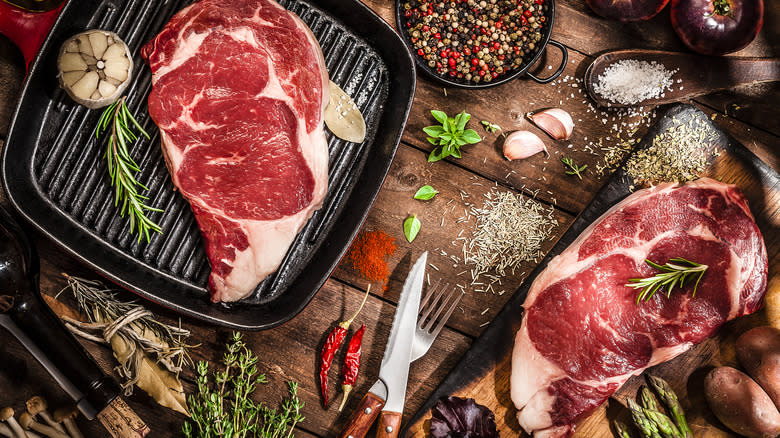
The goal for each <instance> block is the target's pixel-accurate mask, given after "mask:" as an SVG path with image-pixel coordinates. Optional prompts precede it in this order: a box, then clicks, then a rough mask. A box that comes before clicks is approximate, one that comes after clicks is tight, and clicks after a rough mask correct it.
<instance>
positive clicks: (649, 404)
mask: <svg viewBox="0 0 780 438" xmlns="http://www.w3.org/2000/svg"><path fill="white" fill-rule="evenodd" d="M639 399H640V400H641V401H642V407H643V408H645V409H649V410H651V411H658V403H656V401H655V397H653V393H652V392H650V388H648V387H647V386H642V389H641V390H640V392H639Z"/></svg>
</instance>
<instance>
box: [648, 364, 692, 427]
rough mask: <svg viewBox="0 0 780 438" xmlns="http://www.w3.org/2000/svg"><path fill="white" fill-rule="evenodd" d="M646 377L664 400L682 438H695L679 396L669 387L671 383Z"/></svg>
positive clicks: (653, 377)
mask: <svg viewBox="0 0 780 438" xmlns="http://www.w3.org/2000/svg"><path fill="white" fill-rule="evenodd" d="M646 376H647V381H648V382H649V383H650V386H652V387H653V390H654V391H655V393H656V394H658V397H659V398H660V399H661V400H663V402H664V404H665V405H666V407H667V408H668V409H669V412H671V414H672V417H673V418H674V424H676V425H677V429H678V430H679V431H680V436H682V437H683V438H693V433H691V429H690V428H689V427H688V422H687V421H686V420H685V412H684V411H683V408H682V406H680V400H678V399H677V394H675V393H674V391H673V390H672V388H671V386H669V383H667V382H666V380H664V379H662V378H660V377H655V376H651V375H649V374H647V375H646Z"/></svg>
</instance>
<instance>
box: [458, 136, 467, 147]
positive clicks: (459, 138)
mask: <svg viewBox="0 0 780 438" xmlns="http://www.w3.org/2000/svg"><path fill="white" fill-rule="evenodd" d="M455 143H457V144H458V146H465V145H467V144H468V142H467V141H466V140H464V139H463V138H461V137H458V138H456V139H455Z"/></svg>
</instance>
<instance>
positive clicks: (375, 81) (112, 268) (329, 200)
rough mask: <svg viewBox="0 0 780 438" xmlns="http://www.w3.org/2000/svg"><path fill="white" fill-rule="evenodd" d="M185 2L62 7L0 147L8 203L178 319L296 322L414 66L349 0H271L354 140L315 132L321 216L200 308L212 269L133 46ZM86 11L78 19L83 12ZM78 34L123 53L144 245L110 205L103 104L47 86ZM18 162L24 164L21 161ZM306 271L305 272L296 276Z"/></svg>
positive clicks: (356, 201)
mask: <svg viewBox="0 0 780 438" xmlns="http://www.w3.org/2000/svg"><path fill="white" fill-rule="evenodd" d="M189 3H190V1H175V0H169V1H154V2H148V1H145V0H129V1H128V2H126V3H121V2H117V1H112V0H70V1H69V2H68V4H67V5H66V6H65V8H64V9H63V11H62V13H61V15H60V17H59V19H58V21H57V23H56V24H55V26H54V28H53V29H52V32H51V33H50V34H49V36H48V38H47V40H46V42H45V43H44V46H43V48H42V50H41V52H40V54H39V56H38V58H37V59H36V61H35V62H34V64H33V66H32V69H31V71H30V73H29V75H28V78H27V80H26V82H25V85H24V88H23V91H22V97H21V98H20V101H19V105H18V107H17V111H16V113H15V115H14V119H13V121H12V124H11V129H10V132H9V136H8V140H7V141H6V145H5V147H4V150H3V175H2V177H3V184H4V187H5V190H6V193H7V194H8V197H9V199H10V200H11V203H12V204H13V205H14V207H15V208H16V209H17V210H18V211H19V212H20V213H21V214H22V215H23V216H24V217H25V218H27V219H28V220H29V221H30V222H32V223H33V224H35V225H36V226H37V227H38V228H39V229H40V230H41V231H42V232H43V233H44V234H46V235H48V236H49V237H50V238H52V239H53V240H55V241H56V242H58V243H59V244H61V245H62V246H63V247H65V248H66V249H67V250H69V251H70V252H72V253H73V254H74V255H76V256H77V257H78V258H80V259H81V260H82V261H84V262H85V263H87V264H88V265H90V266H92V267H93V268H95V269H97V270H98V271H99V272H100V273H101V274H103V275H105V276H107V277H108V278H109V279H111V280H112V281H115V282H117V283H119V284H121V285H122V286H125V287H127V288H129V289H131V290H133V291H135V292H136V293H138V294H140V295H142V296H144V297H146V298H149V299H151V300H152V301H155V302H158V303H160V304H162V305H164V306H166V307H169V308H172V309H174V310H176V311H179V312H182V313H185V314H188V315H191V316H193V317H196V318H199V319H203V320H206V321H209V322H212V323H216V324H220V325H224V326H229V327H233V328H238V329H246V330H256V329H265V328H270V327H273V326H275V325H278V324H280V323H282V322H284V321H286V320H288V319H290V318H291V317H292V316H294V315H295V314H297V313H298V312H299V311H300V310H301V309H302V308H303V307H304V306H305V305H306V304H307V303H308V301H309V300H310V299H311V297H313V295H314V293H316V291H317V290H318V289H319V287H320V286H321V285H322V283H324V281H325V280H326V279H327V277H328V275H330V272H331V271H332V270H333V268H334V267H335V265H336V264H337V263H338V261H339V260H340V258H341V256H342V255H343V253H344V251H345V250H346V248H347V246H348V244H349V243H350V242H351V240H352V238H353V237H354V235H355V234H356V232H357V230H358V228H359V226H360V224H362V222H363V220H364V219H365V217H366V216H367V214H368V210H369V209H370V206H371V204H372V203H373V200H374V199H375V197H376V195H377V193H378V191H379V189H380V188H381V184H382V182H383V181H384V177H385V176H386V174H387V171H388V170H389V166H390V163H391V162H392V159H393V157H394V155H395V150H396V148H397V145H398V142H399V140H400V136H401V133H402V131H403V127H404V126H405V123H406V118H407V116H408V113H409V108H410V106H411V99H412V96H413V92H414V86H415V78H414V69H413V60H412V59H411V56H410V54H409V53H408V51H407V50H406V48H405V46H404V43H403V41H402V40H400V38H399V37H398V36H397V35H396V34H395V32H394V31H393V30H392V28H390V27H389V26H388V25H387V24H386V23H384V21H382V19H381V18H379V17H378V16H376V15H375V14H374V13H373V12H371V11H370V10H369V9H368V8H367V7H366V6H364V5H363V4H362V3H360V2H359V1H358V0H348V1H345V0H281V1H280V4H281V5H282V6H284V7H285V8H287V9H288V10H291V11H293V12H295V13H296V14H297V15H298V16H299V17H301V19H302V20H303V21H304V22H305V23H306V24H307V25H308V26H309V27H310V28H311V30H312V32H313V33H314V35H315V36H316V38H317V40H318V41H319V43H320V46H321V47H322V51H323V54H324V56H325V61H326V65H327V68H328V72H329V74H330V77H331V80H333V81H334V82H336V83H337V84H339V86H341V87H342V88H343V89H344V90H345V91H346V92H347V93H348V94H349V95H350V96H352V97H353V99H354V100H355V102H356V104H357V105H358V107H359V108H360V110H361V112H362V113H363V114H364V117H365V119H366V125H367V128H368V132H367V135H366V140H365V141H364V142H363V143H361V144H356V143H350V142H346V141H343V140H340V139H338V138H336V137H335V136H333V135H332V134H331V133H330V132H329V131H327V130H326V135H327V140H328V148H329V170H328V172H329V174H328V190H327V194H326V196H325V199H324V201H323V205H322V207H321V209H320V210H318V211H317V212H315V213H314V215H313V216H312V218H311V219H310V220H309V222H308V223H307V224H306V226H305V227H304V228H303V230H302V231H301V232H300V233H299V234H298V235H297V236H296V238H295V240H294V242H293V244H292V246H291V248H290V250H289V251H288V253H287V255H286V256H285V258H284V260H283V262H282V264H281V266H280V267H279V269H278V270H277V271H276V272H275V273H274V274H272V275H270V276H269V277H268V278H266V279H265V280H264V281H263V282H262V283H260V285H259V286H258V287H257V288H256V290H255V291H254V292H253V293H252V295H251V296H250V297H248V298H246V299H244V300H242V301H241V302H239V303H235V304H210V303H208V293H207V292H206V289H205V287H206V283H207V281H208V275H209V272H210V269H209V264H208V261H207V258H206V254H205V250H204V247H203V244H202V241H201V237H200V232H199V230H198V227H197V223H196V221H195V219H194V215H193V214H192V212H191V210H190V207H189V204H188V203H187V202H186V201H185V200H184V199H183V198H182V197H181V196H180V195H179V194H178V193H177V192H176V191H175V188H174V186H173V183H172V182H171V179H170V176H169V174H168V171H167V169H166V166H165V163H164V160H163V157H162V151H161V148H160V136H159V132H158V130H157V127H156V126H155V125H154V123H153V121H152V120H151V118H150V117H149V115H148V112H147V109H146V99H147V96H148V94H149V92H150V90H151V72H150V70H149V68H148V66H147V65H146V64H145V63H144V62H143V60H142V59H141V58H140V55H139V51H140V48H141V47H142V46H143V44H145V43H146V42H147V41H149V40H150V39H152V38H153V37H154V36H155V35H156V34H157V33H158V32H159V30H160V29H161V28H162V26H164V25H165V23H167V21H168V20H169V19H170V17H171V16H172V15H173V14H174V13H175V12H177V11H178V10H180V9H182V8H183V7H185V6H186V5H187V4H189ZM85 10H86V11H92V15H91V16H87V17H84V16H83V11H85ZM88 28H100V29H106V30H112V31H114V32H116V33H117V34H118V35H119V36H120V37H122V38H123V40H124V41H125V42H126V43H127V44H128V46H129V47H130V49H131V52H132V53H133V59H134V71H133V79H132V82H131V84H130V86H129V87H128V89H127V91H126V93H125V95H126V96H127V104H128V107H129V108H130V110H131V112H132V113H133V114H134V115H135V116H136V118H137V120H138V121H139V123H140V124H141V126H143V128H144V129H145V130H146V131H147V132H148V133H149V134H150V137H151V139H149V140H147V139H146V138H144V137H140V138H139V141H137V142H136V143H135V144H134V145H133V146H132V147H131V150H130V154H131V156H132V157H133V158H134V159H135V160H136V161H137V162H138V164H139V165H140V168H141V170H142V171H141V173H140V174H139V175H138V180H139V181H140V182H142V183H143V184H145V185H146V186H147V187H148V189H149V190H148V192H146V194H147V195H148V196H149V203H150V205H151V206H153V207H156V208H161V209H163V210H164V212H163V213H154V212H153V213H151V214H150V217H151V219H152V220H154V221H156V222H157V223H158V224H159V225H160V226H161V227H162V229H163V234H157V233H152V234H151V240H150V241H149V242H147V241H146V240H145V239H141V240H139V239H138V238H137V236H136V235H135V234H131V233H130V225H129V220H128V218H127V217H124V218H122V217H120V215H119V210H118V209H117V208H115V207H114V206H113V204H114V189H113V188H112V187H111V186H110V183H109V180H108V176H107V169H106V163H105V160H104V159H103V154H104V151H105V148H106V146H107V138H106V137H107V136H101V138H100V139H96V138H95V136H94V129H95V126H96V125H97V121H98V119H99V117H100V114H101V112H102V110H89V109H87V108H84V107H82V106H80V105H77V104H75V103H74V102H72V101H71V100H70V98H69V97H68V96H67V95H66V94H65V93H64V92H63V91H62V90H61V89H60V88H59V87H58V86H57V80H56V56H57V55H56V54H57V51H58V50H59V46H60V44H62V42H63V41H64V40H65V39H67V38H68V37H70V36H71V35H73V34H75V33H78V32H80V31H82V30H84V29H88ZM21 164H24V165H21ZM304 272H305V274H304Z"/></svg>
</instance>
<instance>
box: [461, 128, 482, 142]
mask: <svg viewBox="0 0 780 438" xmlns="http://www.w3.org/2000/svg"><path fill="white" fill-rule="evenodd" d="M461 138H462V139H463V140H466V142H467V143H470V144H474V143H479V142H480V141H482V137H480V136H479V134H477V131H475V130H473V129H467V130H465V131H463V135H461Z"/></svg>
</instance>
